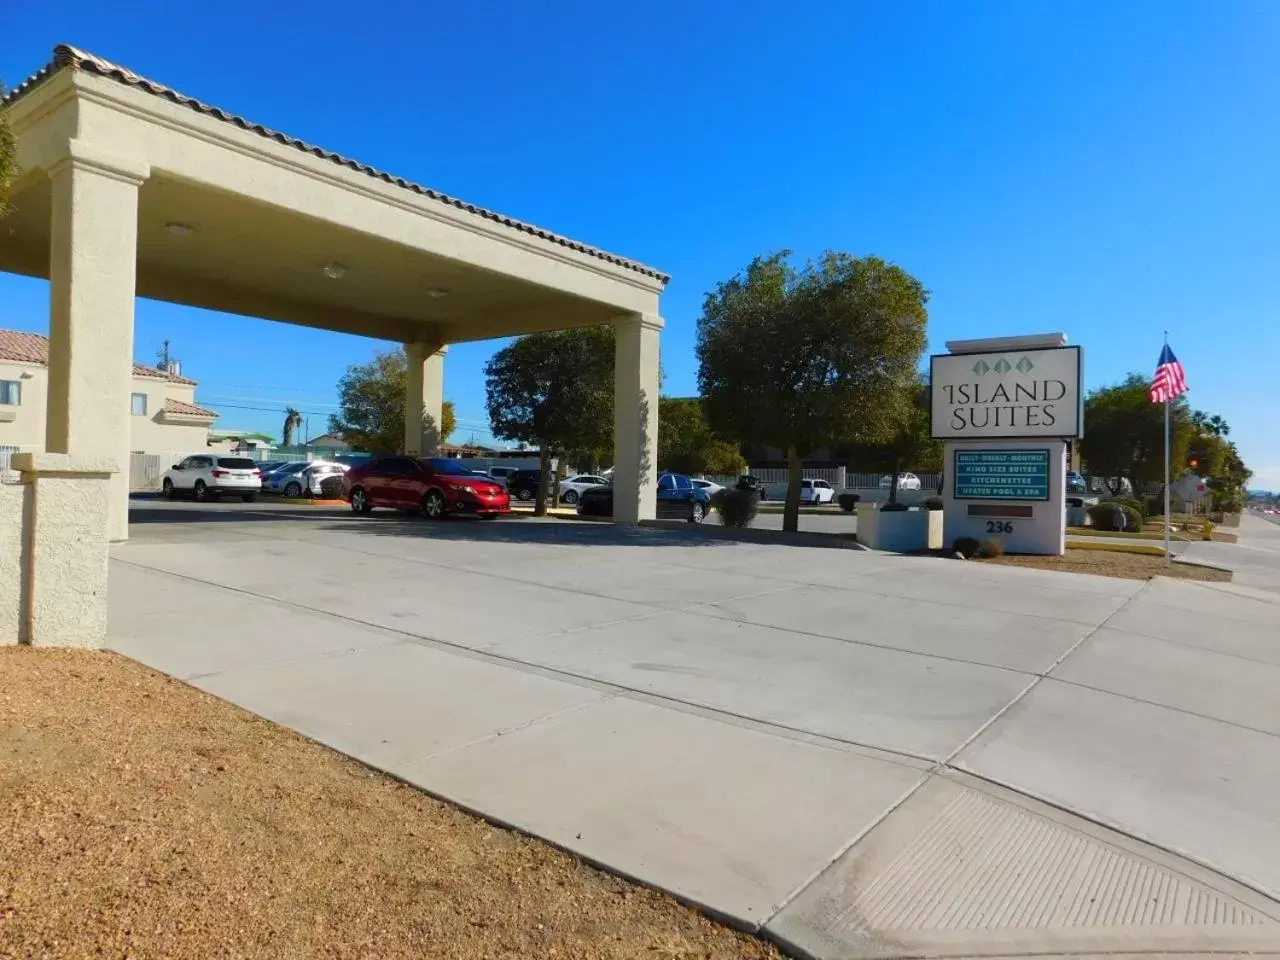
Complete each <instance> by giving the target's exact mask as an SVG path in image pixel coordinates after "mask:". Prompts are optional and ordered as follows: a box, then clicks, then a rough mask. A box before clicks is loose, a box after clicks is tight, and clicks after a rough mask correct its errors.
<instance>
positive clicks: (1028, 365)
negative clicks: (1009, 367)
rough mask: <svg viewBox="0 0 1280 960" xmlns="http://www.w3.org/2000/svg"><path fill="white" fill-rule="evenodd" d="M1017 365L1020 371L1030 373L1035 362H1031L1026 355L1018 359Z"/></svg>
mask: <svg viewBox="0 0 1280 960" xmlns="http://www.w3.org/2000/svg"><path fill="white" fill-rule="evenodd" d="M1017 367H1018V371H1019V372H1020V373H1030V372H1031V370H1032V368H1033V367H1035V364H1034V363H1032V362H1031V361H1030V360H1029V359H1027V358H1026V357H1023V358H1022V359H1021V360H1019V361H1018V363H1017Z"/></svg>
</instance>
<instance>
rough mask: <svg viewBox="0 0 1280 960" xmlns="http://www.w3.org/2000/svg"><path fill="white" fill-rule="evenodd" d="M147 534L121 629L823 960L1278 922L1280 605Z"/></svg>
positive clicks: (1073, 584)
mask: <svg viewBox="0 0 1280 960" xmlns="http://www.w3.org/2000/svg"><path fill="white" fill-rule="evenodd" d="M132 519H133V521H134V523H133V525H132V527H131V539H130V540H129V541H128V542H127V543H122V544H117V545H115V546H114V547H113V549H112V569H111V577H112V580H111V611H110V613H111V622H110V632H109V642H110V645H111V646H112V647H113V648H114V649H116V650H118V651H120V652H122V653H124V654H126V655H128V656H131V657H133V658H135V659H137V660H140V661H142V662H143V663H146V664H148V665H150V666H152V667H153V668H155V669H159V670H162V671H165V672H166V673H169V674H171V675H174V676H176V677H179V678H181V679H183V680H185V681H186V682H188V683H191V684H193V685H195V686H198V687H200V688H201V689H204V690H206V691H208V692H210V693H212V694H214V695H216V696H219V697H222V698H224V699H226V700H229V701H231V702H233V703H236V704H239V705H240V706H242V707H244V708H246V709H248V710H251V711H253V712H255V713H257V714H259V715H261V716H264V717H267V718H269V719H271V720H274V721H276V722H278V723H282V724H285V725H287V726H290V727H292V728H294V729H296V730H298V731H299V732H301V733H303V734H305V735H307V736H309V737H312V738H313V739H316V740H318V741H320V742H323V743H326V744H329V745H330V746H332V747H334V748H336V749H338V750H341V751H343V752H345V753H347V754H350V755H352V756H355V757H358V758H359V759H361V760H363V761H364V762H366V763H368V764H370V765H372V766H375V767H379V768H381V769H384V770H388V771H390V772H392V773H394V774H396V775H397V776H399V777H401V778H403V779H405V780H407V781H409V782H411V783H415V784H418V785H419V786H421V787H423V788H424V789H426V790H429V791H431V792H433V793H435V794H437V795H440V796H443V797H445V798H447V799H450V800H452V801H454V802H456V803H458V804H459V805H461V806H463V807H464V808H466V809H470V810H474V811H478V812H480V813H483V814H484V815H486V816H488V817H491V818H493V819H494V820H496V821H498V822H500V823H504V824H509V825H513V826H515V827H518V828H520V829H522V830H525V831H527V832H529V833H532V834H535V835H537V836H540V837H543V838H545V839H547V840H550V841H552V842H554V843H557V844H559V845H561V846H564V847H566V848H568V849H570V850H573V851H575V852H577V853H578V854H580V855H581V856H583V857H585V858H586V859H587V860H589V861H593V862H597V863H600V864H603V865H605V866H607V867H608V868H610V869H612V870H614V871H617V872H619V873H621V874H623V875H627V876H632V877H635V878H638V879H640V880H642V881H644V882H647V883H650V884H652V885H655V886H658V887H660V888H663V889H666V890H669V891H672V892H673V893H675V894H677V895H678V896H681V897H683V898H685V899H687V900H690V901H692V902H694V903H697V904H701V905H703V906H704V907H706V908H707V909H709V910H711V911H713V912H715V913H717V914H718V915H721V916H725V917H728V918H731V919H733V920H735V921H737V922H738V923H740V924H742V925H744V926H746V927H749V928H753V929H758V928H760V927H764V928H766V929H767V930H768V931H769V932H771V933H772V934H773V935H774V936H776V937H777V938H778V939H780V940H781V941H783V942H784V943H786V944H789V945H790V946H791V947H792V948H793V952H795V953H807V954H808V955H811V956H816V957H821V958H835V957H848V956H852V955H856V956H863V957H866V956H883V955H884V950H886V949H888V948H887V947H885V946H884V945H885V944H891V945H892V948H893V950H894V951H896V953H897V954H904V953H905V954H909V955H913V956H915V955H928V956H935V955H951V956H955V955H964V956H975V955H988V956H989V955H993V954H997V953H998V954H1001V955H1011V954H1020V955H1025V954H1035V955H1046V954H1048V955H1054V954H1063V953H1084V952H1092V953H1108V952H1120V951H1122V950H1124V949H1131V948H1132V945H1133V944H1134V943H1135V942H1140V943H1141V944H1142V947H1143V948H1144V949H1147V950H1150V951H1153V952H1155V951H1160V950H1165V951H1167V952H1174V951H1175V950H1184V951H1185V950H1186V949H1188V944H1196V945H1197V948H1198V949H1199V948H1203V950H1204V951H1206V952H1208V951H1211V950H1213V949H1217V950H1221V951H1227V950H1234V951H1236V952H1245V951H1247V950H1255V951H1258V950H1261V949H1263V948H1264V947H1266V946H1268V945H1270V946H1271V947H1272V948H1274V947H1275V944H1276V942H1277V941H1276V939H1275V936H1276V935H1275V933H1274V931H1275V930H1276V929H1277V926H1276V925H1277V924H1280V904H1277V903H1276V902H1275V901H1274V900H1271V899H1268V898H1267V897H1266V896H1264V895H1263V894H1264V893H1269V894H1271V895H1273V896H1274V895H1275V894H1276V893H1277V892H1280V863H1278V862H1277V860H1276V857H1275V855H1274V851H1275V850H1277V849H1280V823H1278V822H1277V821H1276V818H1275V811H1274V806H1275V804H1274V798H1275V796H1276V795H1277V794H1278V793H1280V704H1278V703H1277V700H1276V697H1275V690H1276V689H1277V687H1278V686H1280V655H1278V654H1277V652H1276V649H1275V642H1274V638H1275V637H1276V636H1277V635H1280V596H1277V595H1275V594H1268V593H1266V592H1265V591H1261V590H1251V589H1249V588H1248V587H1241V586H1238V585H1236V584H1199V583H1187V582H1183V581H1167V580H1156V581H1152V582H1151V583H1142V582H1139V581H1130V580H1119V579H1112V578H1104V577H1090V576H1080V575H1074V574H1059V573H1049V572H1045V571H1039V570H1025V569H1017V568H1012V567H995V566H989V565H985V564H971V563H956V562H954V561H948V560H938V559H932V558H924V557H903V556H897V555H892V554H883V553H874V552H863V551H855V550H829V549H815V548H809V547H796V546H783V545H778V544H760V543H744V542H740V541H732V540H722V539H720V538H712V537H707V536H704V535H703V534H702V533H701V532H700V531H699V530H698V528H695V527H691V526H689V525H683V524H681V525H671V526H669V527H666V526H664V527H642V528H636V527H619V526H615V525H613V524H607V523H580V522H575V521H560V520H551V519H547V520H538V519H533V518H525V519H511V520H505V521H499V522H495V523H486V522H475V521H473V522H448V523H430V522H427V521H424V520H421V519H418V518H409V517H402V516H397V515H395V514H392V513H385V512H377V513H375V514H374V515H373V516H369V517H358V516H354V515H352V514H351V513H350V512H349V511H344V510H341V509H314V508H305V507H294V508H290V507H285V506H280V505H275V504H254V505H252V506H246V505H243V504H218V505H203V504H185V503H183V504H169V503H164V502H150V503H142V502H140V503H138V504H136V505H135V510H134V511H133V516H132ZM816 519H818V520H820V521H823V522H835V523H840V522H848V521H841V518H839V517H831V518H828V517H819V518H816ZM1246 519H1247V518H1246ZM1255 522H1256V525H1257V526H1258V527H1265V528H1266V529H1265V531H1264V532H1265V533H1267V534H1280V529H1277V528H1275V527H1271V526H1269V525H1266V524H1263V523H1261V521H1255ZM1251 527H1252V525H1251ZM1241 532H1242V534H1243V535H1244V536H1245V537H1247V538H1248V539H1251V540H1252V539H1254V538H1253V537H1252V536H1251V533H1252V530H1251V529H1250V528H1246V527H1242V528H1241ZM1256 539H1257V541H1258V542H1257V543H1256V544H1254V545H1250V547H1249V549H1247V550H1245V551H1244V553H1243V554H1242V555H1246V556H1247V555H1250V554H1249V550H1256V551H1257V552H1258V553H1259V554H1261V553H1262V550H1263V549H1264V548H1265V547H1266V544H1265V543H1264V542H1263V540H1264V538H1262V537H1257V538H1256ZM1213 546H1221V547H1231V546H1233V545H1228V544H1220V545H1213ZM1232 553H1233V555H1234V554H1235V553H1240V551H1232ZM1253 562H1254V565H1255V566H1257V568H1258V573H1259V575H1260V576H1261V575H1262V571H1263V563H1264V560H1263V559H1262V558H1261V556H1259V557H1257V558H1254V560H1253ZM175 624H178V625H180V626H181V629H175ZM1144 840H1145V841H1153V842H1154V843H1156V844H1159V845H1160V846H1161V847H1163V848H1164V850H1160V849H1157V848H1156V847H1154V846H1150V845H1149V844H1148V843H1146V842H1144ZM1169 850H1175V851H1179V852H1180V853H1181V854H1182V855H1184V856H1188V857H1190V858H1191V859H1184V858H1183V857H1180V856H1175V855H1174V854H1172V853H1168V852H1164V851H1169ZM1193 861H1196V862H1193ZM1206 867H1211V868H1212V869H1206ZM1215 871H1216V872H1215ZM1228 877H1230V878H1235V881H1240V882H1234V881H1233V880H1231V879H1228ZM1151 891H1157V893H1152V892H1151ZM966 918H968V919H966ZM1268 937H1270V938H1271V939H1267V938H1268ZM1135 938H1137V939H1135Z"/></svg>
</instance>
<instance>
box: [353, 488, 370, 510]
mask: <svg viewBox="0 0 1280 960" xmlns="http://www.w3.org/2000/svg"><path fill="white" fill-rule="evenodd" d="M372 509H373V504H372V503H370V502H369V495H368V494H367V493H365V492H364V487H356V488H355V489H354V490H352V491H351V512H352V513H368V512H369V511H370V510H372Z"/></svg>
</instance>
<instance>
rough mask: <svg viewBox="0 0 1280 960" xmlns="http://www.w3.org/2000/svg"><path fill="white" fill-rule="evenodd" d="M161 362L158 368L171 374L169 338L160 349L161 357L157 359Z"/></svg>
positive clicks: (165, 339)
mask: <svg viewBox="0 0 1280 960" xmlns="http://www.w3.org/2000/svg"><path fill="white" fill-rule="evenodd" d="M156 359H158V360H159V361H160V362H159V363H158V364H156V366H157V367H158V368H159V369H161V370H163V371H164V372H165V373H168V372H169V338H168V337H165V338H164V345H163V346H162V347H161V348H160V353H159V356H158V357H157V358H156Z"/></svg>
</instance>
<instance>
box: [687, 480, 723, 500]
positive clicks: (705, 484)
mask: <svg viewBox="0 0 1280 960" xmlns="http://www.w3.org/2000/svg"><path fill="white" fill-rule="evenodd" d="M689 482H690V483H692V484H693V485H694V486H695V487H697V488H698V489H699V490H705V491H707V493H708V494H709V495H710V496H713V497H714V496H715V495H716V494H717V493H719V492H720V491H721V490H723V489H724V486H723V485H721V484H719V483H716V482H715V481H713V480H697V479H691V480H690V481H689Z"/></svg>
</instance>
